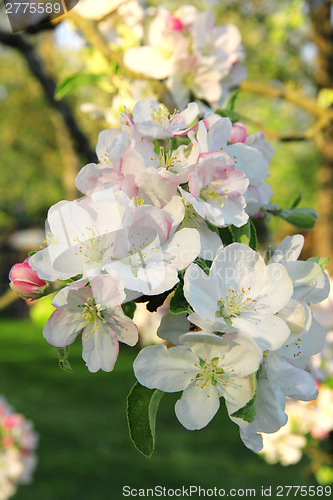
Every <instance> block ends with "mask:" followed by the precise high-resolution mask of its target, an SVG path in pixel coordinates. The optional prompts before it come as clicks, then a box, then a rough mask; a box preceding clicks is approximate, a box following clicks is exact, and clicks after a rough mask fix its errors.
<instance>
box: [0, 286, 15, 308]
mask: <svg viewBox="0 0 333 500" xmlns="http://www.w3.org/2000/svg"><path fill="white" fill-rule="evenodd" d="M17 299H19V296H18V295H17V294H16V293H15V292H13V290H11V289H10V288H8V290H7V292H5V293H4V294H3V295H1V297H0V311H1V310H2V309H5V308H6V307H8V306H10V304H12V303H13V302H15V300H17Z"/></svg>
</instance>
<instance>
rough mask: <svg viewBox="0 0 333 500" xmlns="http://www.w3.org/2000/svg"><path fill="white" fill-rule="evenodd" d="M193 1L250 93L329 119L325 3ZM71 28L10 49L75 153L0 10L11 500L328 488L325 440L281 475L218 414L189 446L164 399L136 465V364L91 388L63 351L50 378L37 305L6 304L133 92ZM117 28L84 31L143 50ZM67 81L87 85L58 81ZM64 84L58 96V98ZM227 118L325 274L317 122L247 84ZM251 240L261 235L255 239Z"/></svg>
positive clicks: (325, 146)
mask: <svg viewBox="0 0 333 500" xmlns="http://www.w3.org/2000/svg"><path fill="white" fill-rule="evenodd" d="M79 3H80V2H79ZM82 3H83V1H82ZM86 3H87V2H86ZM118 3H120V2H118ZM125 3H126V1H125ZM185 3H186V2H181V1H172V0H170V1H165V2H157V1H153V0H152V1H150V2H148V4H149V6H150V7H151V14H152V15H153V13H154V8H155V7H158V6H160V5H163V6H165V7H166V8H169V9H170V10H172V11H174V10H175V9H177V8H178V7H179V6H181V5H183V4H185ZM191 3H192V4H193V5H195V6H197V7H198V8H199V9H201V10H203V9H205V10H207V9H211V10H214V12H215V15H216V20H217V24H229V23H232V24H235V25H236V26H237V27H238V28H239V30H240V32H241V34H242V39H243V44H244V48H245V53H246V59H245V65H246V67H247V68H248V72H249V75H248V79H249V81H254V82H260V83H261V84H263V85H264V87H265V88H269V87H270V86H271V85H274V86H275V87H276V86H277V87H281V88H286V89H289V90H293V91H296V92H299V94H300V95H302V94H304V95H305V96H307V97H308V98H311V99H313V100H314V101H317V104H318V106H319V108H323V109H324V108H329V107H330V106H332V103H333V82H332V79H331V77H332V72H331V69H332V68H331V67H330V64H332V63H330V64H329V63H327V64H326V66H325V64H324V61H323V57H324V56H323V49H322V44H323V39H322V38H320V36H319V35H318V23H319V26H323V25H324V24H320V23H322V22H323V21H322V20H320V19H318V18H317V17H316V16H315V15H314V14H313V9H314V8H315V7H318V6H319V7H322V8H324V7H325V8H326V7H327V5H328V4H330V2H324V1H323V2H321V1H318V2H314V1H312V2H306V1H303V0H293V1H290V0H286V1H284V0H266V1H265V0H248V1H246V2H244V1H242V0H239V1H238V0H232V1H228V0H223V1H214V0H211V1H209V0H206V1H201V2H200V1H195V2H191ZM314 4H318V5H314ZM323 6H324V7H323ZM110 10H111V9H110ZM73 12H74V15H72V14H73ZM325 12H326V15H327V13H329V10H327V9H326V11H325ZM72 14H71V15H68V16H65V17H64V18H60V19H57V20H55V21H53V23H52V25H51V27H50V25H49V29H39V30H35V31H36V32H33V30H30V33H24V34H23V39H24V40H25V41H26V43H28V44H29V47H30V49H29V50H30V56H28V59H29V57H31V55H32V54H35V55H37V56H38V58H40V65H41V68H42V69H43V72H44V74H45V75H50V76H51V78H52V80H53V82H55V84H58V93H57V99H58V100H57V101H55V102H58V103H59V102H62V101H60V99H62V98H64V100H65V101H66V102H67V104H68V110H69V112H70V115H71V120H72V122H71V123H74V124H75V125H76V127H77V129H78V130H79V132H80V134H81V136H80V138H79V140H78V141H77V143H76V144H75V142H73V134H72V135H71V134H70V133H69V129H70V128H71V126H72V125H71V124H69V125H68V124H67V125H66V124H65V123H64V120H63V115H62V114H61V113H59V109H57V106H56V105H54V103H53V104H52V103H50V101H48V100H47V97H46V95H45V92H44V90H43V88H42V86H41V82H40V79H39V78H38V75H37V77H36V74H35V75H34V74H32V72H31V68H30V69H29V65H28V63H29V61H28V59H27V57H26V53H27V52H25V54H24V51H22V50H19V49H18V48H17V47H13V46H10V45H12V42H10V41H9V39H8V37H7V36H6V35H8V34H9V35H11V30H10V26H9V23H8V20H7V17H6V14H5V12H4V8H3V6H1V10H0V68H1V69H0V113H1V114H0V116H1V122H0V123H1V125H0V151H1V162H0V179H1V182H0V263H1V265H0V394H2V395H4V396H5V397H6V399H7V400H8V401H9V403H10V404H11V405H13V406H14V407H15V409H16V411H18V412H20V413H23V414H24V415H26V417H27V418H28V419H30V420H32V421H33V423H34V426H35V429H36V431H37V433H38V434H39V438H40V442H39V447H38V465H37V468H36V471H35V473H34V476H33V481H32V482H31V484H30V485H25V486H21V487H20V488H19V489H18V491H17V493H16V495H15V497H14V498H15V499H17V500H29V499H34V500H69V499H71V500H76V499H80V500H85V499H87V500H88V499H89V500H91V499H92V498H94V499H97V500H110V499H118V498H122V487H123V486H125V485H129V486H131V487H133V488H143V487H154V486H156V485H162V486H166V487H169V488H177V487H179V486H182V485H184V486H189V485H200V486H202V487H205V488H211V487H215V486H216V487H221V488H225V489H228V488H257V491H258V492H259V490H260V489H261V487H262V486H264V487H268V486H273V487H274V486H276V485H286V484H288V485H317V484H330V482H331V481H333V472H332V463H333V455H332V433H331V440H330V439H329V438H327V436H326V438H327V439H326V441H325V444H324V445H323V447H322V448H320V447H318V446H317V444H316V442H309V443H308V445H307V447H306V449H305V452H304V454H303V456H302V458H301V459H300V461H299V462H298V463H297V464H295V465H286V466H283V465H281V464H279V463H278V464H268V463H267V462H266V461H265V460H264V458H263V457H262V456H259V455H255V454H254V453H252V452H250V451H249V450H248V449H247V448H246V447H245V446H244V445H243V443H242V442H241V440H240V439H239V430H238V427H237V426H236V425H235V424H233V423H232V422H231V421H230V420H229V418H228V415H227V412H226V410H225V408H222V409H221V410H220V411H219V412H218V414H217V416H216V417H215V418H214V420H213V421H212V422H211V423H210V424H209V426H208V427H207V428H205V429H203V430H201V431H200V432H199V431H197V432H189V431H187V430H185V429H184V428H183V427H182V426H181V425H180V423H179V422H178V421H177V419H176V417H175V415H174V410H173V406H174V403H175V401H176V399H177V398H178V395H173V394H170V395H166V396H165V397H164V398H163V400H162V402H161V406H160V409H159V412H158V417H157V438H156V450H155V453H154V455H153V457H152V458H150V459H146V458H145V457H143V456H142V455H140V453H139V452H138V451H137V450H136V449H135V448H134V446H133V444H132V443H131V441H130V439H129V437H128V430H127V422H126V413H125V407H126V395H127V394H128V392H129V390H130V388H131V386H132V385H133V383H134V381H135V379H134V375H133V372H132V363H133V360H134V359H135V356H136V353H137V351H136V350H135V349H129V348H127V347H126V346H125V347H124V346H123V345H122V346H121V351H120V355H119V359H118V361H117V363H116V366H115V370H114V371H113V372H112V373H111V374H110V373H103V372H99V373H97V374H91V373H89V372H88V371H87V369H86V368H85V366H84V362H83V360H82V358H81V346H80V342H79V341H77V342H76V343H75V344H74V345H73V347H72V348H71V352H70V359H71V365H72V368H73V373H72V374H68V373H66V372H64V371H62V370H61V369H60V368H59V367H58V360H57V353H56V350H55V349H54V348H52V347H51V346H49V345H48V344H47V343H46V341H45V340H44V339H43V337H42V328H43V324H44V322H45V321H46V319H47V318H48V315H49V313H50V301H49V299H45V300H43V301H42V302H41V303H38V304H37V305H33V304H26V303H25V301H23V300H22V299H19V300H14V298H13V295H12V293H11V292H10V291H8V272H9V270H10V268H11V266H12V265H13V264H14V263H16V262H21V261H23V260H24V259H25V258H26V256H27V253H28V252H29V251H31V250H38V249H39V246H40V244H41V242H42V240H43V234H42V233H43V230H44V222H45V217H46V214H47V210H48V208H49V207H50V206H51V205H52V204H54V203H56V202H58V201H59V200H61V199H75V198H76V197H77V196H78V193H77V192H76V191H75V185H74V179H75V176H76V174H77V173H78V171H79V170H80V168H81V167H82V166H83V165H85V164H86V163H88V162H89V161H92V160H91V157H90V158H89V157H88V156H89V150H91V151H92V152H93V150H94V145H95V144H96V141H97V136H98V133H99V131H101V130H102V129H104V128H109V127H117V126H119V113H120V112H121V111H122V106H123V105H124V104H125V105H126V106H128V107H129V108H130V109H131V108H132V107H133V103H134V100H136V99H139V98H141V97H140V96H141V95H142V94H144V93H145V91H146V90H145V85H146V83H145V82H144V81H142V82H137V83H136V84H135V85H134V87H133V88H131V87H130V85H129V84H128V82H127V83H126V81H125V80H124V78H123V75H122V71H121V68H119V67H118V63H117V62H116V61H108V60H107V57H106V54H105V51H104V53H103V47H102V50H101V47H100V46H99V44H98V42H97V43H96V44H95V45H92V44H91V43H88V42H87V40H88V39H89V36H88V35H89V33H88V32H89V26H90V25H86V24H85V21H84V22H81V21H82V19H81V21H80V18H77V17H75V16H77V15H78V14H76V9H74V10H73V11H72ZM131 16H132V17H131ZM131 16H130V13H129V12H128V11H127V13H125V14H124V15H123V16H122V15H121V13H119V12H117V11H114V12H112V13H111V14H110V16H104V15H103V16H101V17H103V20H102V21H99V23H98V26H99V29H100V31H101V33H102V35H103V38H104V40H106V46H107V44H108V43H109V44H111V46H112V47H117V44H118V43H119V41H118V38H119V37H120V36H122V37H124V40H125V42H124V43H125V45H126V44H127V46H128V47H129V46H131V44H132V43H133V39H134V40H135V37H139V38H140V37H141V35H142V33H141V32H140V22H141V20H140V11H138V14H137V17H136V12H135V9H133V10H132V12H131ZM88 21H89V22H91V20H88ZM326 21H327V19H326ZM93 22H94V21H93ZM328 24H329V21H328ZM96 26H97V25H96ZM51 28H52V29H51ZM86 30H88V31H86ZM319 31H320V30H319ZM87 33H88V35H87ZM20 36H22V34H21V35H20ZM326 42H327V40H326ZM327 43H328V42H327ZM330 43H331V46H330V47H329V51H330V52H329V51H328V53H330V54H332V53H333V45H332V44H333V42H332V40H331V42H330ZM120 52H121V51H120ZM327 57H329V56H327ZM325 71H326V74H325ZM78 73H81V74H82V73H84V74H85V75H86V76H85V77H84V78H83V79H82V78H81V79H78V78H74V79H73V80H70V79H69V78H68V77H70V76H71V75H77V74H78ZM64 81H66V82H67V86H64V85H62V86H61V85H59V82H60V84H61V82H64ZM49 85H50V83H49ZM50 88H52V83H51V87H50ZM133 89H134V90H133ZM133 99H134V100H133ZM236 111H237V112H238V113H239V115H240V118H241V120H242V121H243V122H245V123H246V124H247V126H248V128H249V130H250V132H256V131H258V130H263V131H264V132H265V135H266V139H267V140H269V141H271V144H272V145H273V147H274V149H275V155H274V157H273V159H272V161H271V167H270V169H271V174H272V178H271V179H270V180H269V183H270V184H271V186H272V187H273V190H274V198H273V200H272V201H273V203H278V204H279V205H280V206H281V207H283V208H289V207H290V206H291V205H292V204H293V202H294V200H295V199H296V198H297V197H298V196H299V194H300V193H301V195H302V200H301V205H302V206H303V205H304V206H311V207H313V208H316V209H317V210H318V211H319V220H318V224H317V226H316V228H315V229H314V230H313V231H303V234H304V235H305V238H306V245H305V249H304V251H303V258H308V257H310V255H319V254H321V255H325V256H326V255H327V256H330V257H331V264H330V265H329V269H331V271H332V270H333V267H332V266H333V260H332V258H333V251H332V243H333V242H332V228H331V222H332V220H331V217H332V203H333V201H332V193H333V175H332V172H333V152H332V151H333V142H332V141H333V132H332V125H331V127H330V128H326V129H325V132H323V131H322V129H321V128H320V124H319V125H318V115H317V116H316V114H315V113H313V112H311V111H310V112H309V111H307V110H305V109H304V108H302V106H297V105H295V104H293V103H291V102H288V100H286V99H281V98H274V97H272V96H271V95H269V92H268V91H267V92H265V90H263V91H262V92H260V89H259V92H258V93H254V92H252V91H251V88H246V86H244V89H242V90H240V92H239V95H238V97H237V101H236ZM281 139H282V140H281ZM80 141H81V146H82V148H81V150H80V145H79V143H80ZM92 154H93V153H92ZM259 229H260V230H261V231H266V228H265V229H263V228H262V227H261V225H260V227H259ZM268 230H269V235H268V241H269V244H270V245H272V246H273V247H274V245H276V244H277V243H278V242H279V241H281V240H282V239H283V237H284V236H285V235H287V234H293V233H297V232H299V231H297V229H296V228H294V227H293V226H291V225H289V224H288V223H287V222H285V221H283V220H282V219H280V218H279V219H278V218H273V219H272V220H271V221H269V223H268ZM330 308H331V305H330V306H329V311H330V310H331V309H330ZM162 312H163V311H158V312H157V313H154V315H153V317H152V318H151V317H147V316H146V315H145V312H144V306H142V307H140V308H139V310H138V312H137V316H136V317H137V321H138V323H139V326H140V332H141V334H142V338H141V343H142V344H147V343H151V342H153V341H154V332H155V330H156V325H158V323H159V319H160V317H161V315H162ZM331 314H332V315H333V311H331ZM331 377H332V375H331ZM326 404H331V405H332V404H333V403H332V402H331V403H326ZM332 415H333V414H332V413H331V414H330V416H329V417H328V418H333V416H332ZM332 427H333V422H332ZM306 432H307V433H309V429H308V430H307V431H306ZM310 441H311V440H310ZM323 464H324V468H321V467H322V466H323ZM0 475H1V472H0ZM0 499H1V492H0Z"/></svg>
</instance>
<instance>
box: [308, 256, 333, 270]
mask: <svg viewBox="0 0 333 500" xmlns="http://www.w3.org/2000/svg"><path fill="white" fill-rule="evenodd" d="M308 260H310V261H311V262H316V263H317V264H319V265H320V267H321V268H322V270H323V271H325V269H326V267H327V265H328V263H329V261H330V258H329V257H310V258H309V259H308Z"/></svg>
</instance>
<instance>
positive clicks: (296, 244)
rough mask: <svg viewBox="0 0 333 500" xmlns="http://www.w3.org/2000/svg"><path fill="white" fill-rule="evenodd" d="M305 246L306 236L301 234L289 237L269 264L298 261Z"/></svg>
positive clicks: (276, 251) (281, 244) (278, 248)
mask: <svg viewBox="0 0 333 500" xmlns="http://www.w3.org/2000/svg"><path fill="white" fill-rule="evenodd" d="M303 245H304V236H302V235H301V234H295V235H294V236H287V237H286V238H285V239H284V240H283V241H282V242H281V243H280V245H279V246H278V247H277V249H276V250H275V252H274V254H273V256H272V257H271V259H270V261H269V262H270V263H271V262H280V263H281V264H285V263H286V262H290V261H295V260H297V259H298V257H299V255H300V253H301V251H302V248H303Z"/></svg>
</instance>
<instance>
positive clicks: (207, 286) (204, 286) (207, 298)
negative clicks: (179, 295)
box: [184, 264, 219, 321]
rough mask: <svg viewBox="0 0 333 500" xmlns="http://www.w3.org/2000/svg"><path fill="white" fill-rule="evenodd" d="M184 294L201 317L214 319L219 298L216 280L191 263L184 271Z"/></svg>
mask: <svg viewBox="0 0 333 500" xmlns="http://www.w3.org/2000/svg"><path fill="white" fill-rule="evenodd" d="M184 295H185V297H186V299H187V301H188V302H189V304H190V305H191V306H192V307H193V309H194V311H195V312H196V313H197V314H198V315H199V316H200V317H201V318H202V319H206V320H213V321H214V320H215V313H216V311H217V301H218V300H219V294H218V291H217V289H216V282H215V281H214V280H213V279H211V278H210V276H207V274H206V273H205V272H204V271H203V270H202V269H201V268H200V267H199V266H197V265H196V264H192V265H191V266H190V267H189V268H188V269H187V271H186V273H185V277H184Z"/></svg>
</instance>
